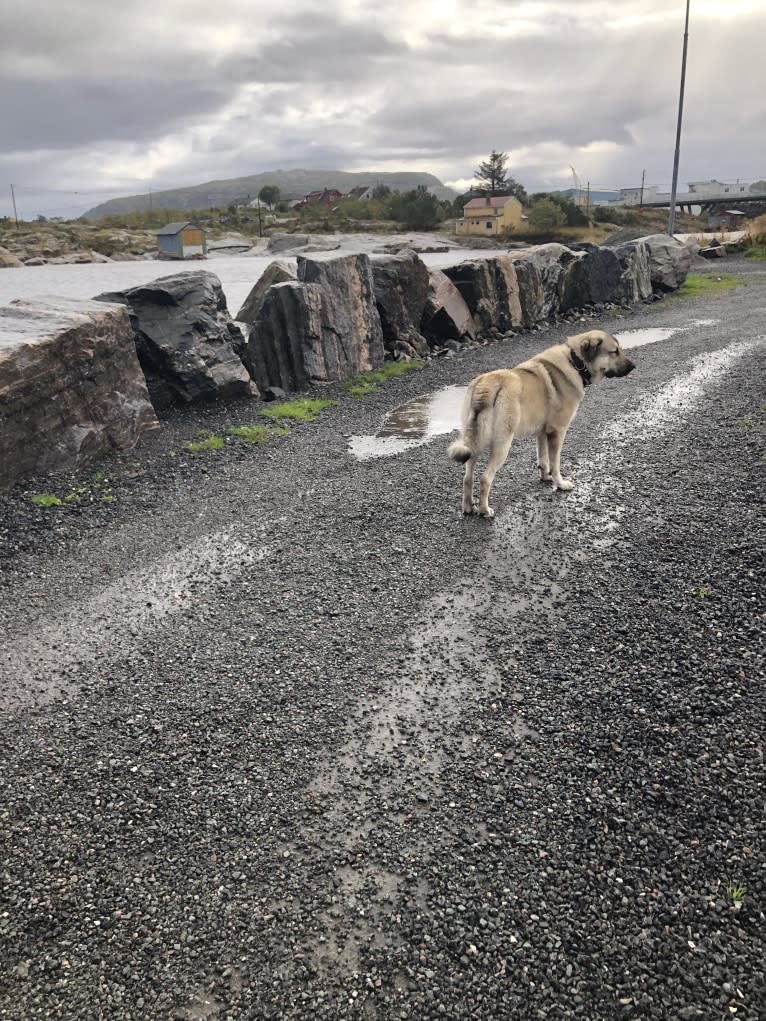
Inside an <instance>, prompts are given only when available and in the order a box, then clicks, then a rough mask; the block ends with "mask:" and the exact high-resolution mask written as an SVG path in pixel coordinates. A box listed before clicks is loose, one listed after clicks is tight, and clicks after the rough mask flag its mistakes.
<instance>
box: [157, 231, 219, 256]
mask: <svg viewBox="0 0 766 1021" xmlns="http://www.w3.org/2000/svg"><path fill="white" fill-rule="evenodd" d="M157 248H158V249H159V256H160V258H161V259H204V258H205V256H206V255H207V244H206V242H205V232H204V230H202V229H201V228H200V227H196V226H195V225H194V224H193V223H188V222H187V223H168V224H166V225H165V226H164V227H163V228H162V229H161V230H158V231H157Z"/></svg>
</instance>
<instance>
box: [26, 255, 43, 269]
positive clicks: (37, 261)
mask: <svg viewBox="0 0 766 1021" xmlns="http://www.w3.org/2000/svg"><path fill="white" fill-rule="evenodd" d="M46 261H47V260H46V259H43V258H42V256H40V255H35V256H33V258H31V259H25V260H24V265H25V266H44V265H45V264H46Z"/></svg>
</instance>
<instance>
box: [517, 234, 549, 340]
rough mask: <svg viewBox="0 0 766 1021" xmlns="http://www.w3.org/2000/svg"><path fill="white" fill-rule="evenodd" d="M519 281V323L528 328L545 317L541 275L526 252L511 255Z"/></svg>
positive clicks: (543, 289)
mask: <svg viewBox="0 0 766 1021" xmlns="http://www.w3.org/2000/svg"><path fill="white" fill-rule="evenodd" d="M511 259H513V265H514V267H515V269H516V279H517V280H518V283H519V303H520V305H521V323H522V326H524V328H525V329H527V330H528V329H530V328H531V327H533V326H534V325H535V323H539V322H540V320H541V319H544V318H545V315H544V310H545V288H544V287H543V277H542V273H541V272H540V269H539V267H538V266H536V265H535V263H534V262H531V261H530V260H529V259H527V258H526V253H518V254H517V255H511Z"/></svg>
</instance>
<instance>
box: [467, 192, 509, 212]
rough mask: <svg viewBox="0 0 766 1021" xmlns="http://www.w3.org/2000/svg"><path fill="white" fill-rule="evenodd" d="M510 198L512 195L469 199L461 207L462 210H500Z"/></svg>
mask: <svg viewBox="0 0 766 1021" xmlns="http://www.w3.org/2000/svg"><path fill="white" fill-rule="evenodd" d="M512 198H513V195H493V196H492V197H491V198H486V199H471V201H470V202H467V203H466V204H465V205H464V206H463V209H486V208H487V206H491V207H492V208H493V209H502V208H503V206H505V205H507V204H508V203H509V202H510V201H511V199H512Z"/></svg>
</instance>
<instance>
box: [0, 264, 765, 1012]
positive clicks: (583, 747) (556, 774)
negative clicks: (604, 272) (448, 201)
mask: <svg viewBox="0 0 766 1021" xmlns="http://www.w3.org/2000/svg"><path fill="white" fill-rule="evenodd" d="M725 270H726V272H732V271H734V272H741V273H742V275H743V277H744V279H745V286H744V287H742V288H741V289H738V290H737V291H732V292H728V293H725V294H722V295H719V296H717V297H715V298H707V299H695V300H694V301H680V300H677V299H671V300H668V301H665V302H662V303H660V304H658V305H654V306H650V307H647V308H645V309H641V310H639V311H638V312H636V313H635V314H632V315H630V316H629V317H627V318H625V319H624V320H620V321H616V320H615V319H614V318H609V319H604V320H602V321H598V320H592V321H590V320H589V321H588V323H587V326H588V327H590V326H591V325H593V326H603V327H604V328H606V329H611V330H612V331H613V332H617V331H618V330H624V329H634V328H639V327H643V326H658V327H659V326H662V327H678V328H679V332H678V333H676V334H674V336H673V337H671V338H670V339H669V340H667V341H665V342H662V343H658V344H653V345H649V346H646V347H643V348H637V349H636V351H635V361H636V362H637V365H638V368H637V370H636V372H634V373H633V374H632V375H631V376H630V377H628V378H627V379H626V380H622V381H614V383H612V384H608V383H607V384H604V385H603V386H601V387H599V388H594V389H593V390H592V391H590V392H589V393H588V394H587V397H586V400H585V401H584V402H583V406H582V408H581V410H580V412H579V414H578V417H577V419H576V420H575V423H574V424H573V427H572V430H571V433H570V436H569V438H568V440H567V444H566V446H565V448H564V461H565V468H566V471H567V473H569V472H571V474H572V477H573V478H574V479H575V481H576V483H577V488H576V489H575V491H574V492H573V493H572V494H566V495H565V494H552V493H551V492H550V491H549V490H548V489H547V488H545V487H541V486H540V485H539V483H537V482H536V480H535V473H534V471H533V465H534V458H533V454H534V451H533V445H531V444H529V443H528V442H524V443H522V444H519V445H518V447H516V448H515V449H514V450H513V451H512V453H511V456H510V458H509V461H508V464H507V466H506V467H505V468H504V469H503V470H502V471H501V473H499V475H498V477H497V480H496V483H495V491H494V499H495V505H496V508H497V510H498V517H497V519H496V521H495V522H494V523H493V524H490V523H488V522H484V521H479V520H475V519H463V518H462V516H461V515H460V513H459V506H460V500H459V486H460V482H459V476H460V471H459V469H457V468H456V466H454V465H451V464H450V463H449V462H448V460H447V459H446V456H445V453H444V450H445V447H446V443H445V442H443V441H441V440H437V441H435V442H433V443H430V444H426V445H424V446H421V447H418V448H415V449H413V450H411V451H409V452H407V453H405V454H402V455H399V456H397V457H393V458H386V459H380V460H373V461H365V462H357V461H355V460H353V459H352V458H351V457H350V455H349V454H348V453H347V439H348V436H349V435H351V434H359V433H371V432H374V431H375V430H376V428H377V427H378V426H379V425H380V423H381V421H382V419H383V417H384V415H385V414H386V413H387V412H389V411H390V410H391V409H392V408H393V407H395V406H396V405H397V404H399V403H401V402H402V401H404V400H406V399H408V398H410V397H414V396H417V395H419V394H421V393H424V392H428V391H432V390H436V389H438V388H439V387H442V386H446V385H450V384H460V383H464V382H466V381H467V380H468V379H469V378H470V377H471V376H473V375H475V374H476V373H478V372H480V371H484V370H485V369H488V368H491V367H495V366H497V365H498V364H507V363H512V362H515V361H518V360H520V359H521V358H523V357H525V356H527V355H528V354H531V353H532V352H533V351H535V350H539V349H540V348H541V347H544V346H547V345H548V344H549V343H554V342H557V341H558V340H560V339H561V338H562V337H563V336H564V333H565V331H564V330H563V328H561V327H555V328H552V329H550V330H548V331H540V332H535V333H532V334H529V335H525V336H522V337H519V338H516V339H515V340H513V341H512V342H505V343H503V344H498V345H494V346H490V347H485V348H479V349H476V350H474V351H472V352H469V353H467V354H466V355H465V356H464V357H462V358H456V359H450V360H441V361H439V362H437V363H434V364H432V365H430V366H428V367H427V368H425V369H424V370H423V371H422V372H416V373H412V374H410V375H408V376H407V377H404V378H403V379H401V380H399V381H396V382H394V383H391V384H389V385H387V386H385V387H383V388H382V389H381V390H380V391H379V392H378V393H377V394H375V395H373V396H371V397H369V398H366V399H364V400H355V399H353V398H351V397H350V396H348V395H347V394H345V393H344V392H343V391H341V390H340V389H339V388H328V392H327V396H330V397H332V398H333V399H336V400H337V401H338V404H337V406H336V407H335V408H332V409H330V410H329V411H327V412H325V413H324V414H323V415H322V417H321V418H320V419H319V420H318V421H317V422H316V423H314V424H313V425H302V426H298V427H296V428H295V429H294V430H293V432H292V434H291V435H290V436H289V437H287V438H285V439H283V440H279V441H278V442H277V443H275V444H273V445H269V446H265V447H253V446H246V445H244V444H242V445H232V446H231V447H227V448H226V449H225V450H224V451H223V452H221V453H215V452H211V453H209V454H207V455H196V456H195V455H191V454H188V453H187V452H186V451H185V450H184V447H185V444H186V443H187V442H188V441H189V440H191V439H193V438H195V435H196V433H197V432H198V431H199V430H200V429H205V430H210V431H212V432H215V433H220V432H223V431H225V428H226V427H227V426H228V425H231V424H243V423H248V422H251V421H252V420H253V418H254V416H255V412H254V410H253V407H252V406H251V405H249V404H242V405H237V406H234V407H229V408H226V409H223V408H206V409H202V410H200V411H196V412H193V413H188V412H187V413H184V414H178V415H175V416H173V417H172V418H171V419H170V420H169V421H168V422H166V423H165V426H164V428H163V431H162V433H161V434H160V435H157V436H154V437H152V438H151V439H150V441H149V443H148V444H147V446H146V447H144V448H141V449H140V450H139V451H137V452H134V454H131V455H120V456H116V457H114V458H113V459H110V461H108V462H106V464H105V465H104V466H102V468H101V469H100V470H103V472H104V476H103V477H101V478H98V479H96V478H94V473H90V474H89V475H88V477H87V478H81V479H77V480H74V479H49V480H46V481H45V482H43V481H39V480H38V481H36V482H35V483H33V484H30V485H29V486H27V487H25V490H21V489H17V490H15V491H14V492H12V493H11V494H9V495H8V496H6V497H3V498H0V554H2V558H1V559H2V570H1V571H0V627H2V632H3V635H4V647H3V650H2V653H1V654H0V671H1V672H2V675H3V676H2V685H1V686H0V688H1V693H0V699H1V700H2V706H3V708H2V715H3V721H2V722H3V726H2V728H0V748H1V749H2V771H1V773H0V817H2V823H3V825H2V830H1V831H0V834H1V835H0V841H2V869H0V877H1V878H0V946H1V947H2V950H1V951H0V1018H8V1019H14V1021H16V1019H25V1021H26V1019H31V1018H46V1019H48V1018H54V1017H60V1018H67V1019H68V1018H88V1019H90V1018H95V1017H103V1018H109V1019H110V1021H111V1019H134V1018H135V1019H139V1018H142V1019H143V1018H145V1019H159V1018H188V1019H199V1018H222V1019H223V1018H227V1019H228V1018H230V1019H240V1018H241V1019H248V1018H252V1019H256V1018H258V1019H260V1018H311V1019H321V1018H327V1019H338V1018H345V1017H349V1018H354V1017H359V1018H379V1019H386V1021H387V1019H389V1018H391V1019H393V1018H413V1019H414V1018H417V1019H428V1018H454V1019H457V1018H472V1019H473V1018H477V1019H486V1018H489V1017H498V1018H505V1017H507V1018H518V1019H527V1018H530V1019H532V1018H545V1019H550V1018H577V1017H581V1018H584V1019H587V1021H599V1019H611V1018H621V1017H625V1018H658V1019H659V1018H680V1019H688V1018H705V1019H708V1018H710V1019H713V1018H723V1017H732V1016H735V1017H738V1018H746V1019H748V1021H751V1019H752V1021H756V1019H759V1018H763V1017H764V1016H766V977H765V976H764V961H766V927H765V926H764V905H765V903H766V848H765V847H764V822H763V820H764V817H765V809H766V805H765V804H764V800H765V799H764V763H763V734H764V724H765V723H766V720H765V719H764V717H765V709H766V693H765V689H764V673H765V671H764V610H763V607H764V550H765V549H766V541H765V540H766V526H765V524H764V515H763V474H764V470H765V469H766V462H764V456H766V388H765V387H764V380H765V379H766V340H765V339H764V332H763V325H762V324H763V321H764V317H763V314H764V311H765V310H766V276H764V274H763V273H762V272H760V271H759V270H758V269H753V268H751V267H750V266H748V265H747V264H744V263H743V264H742V268H741V269H740V265H739V264H737V265H736V267H735V266H729V265H728V264H727V266H726V268H725ZM710 272H714V270H711V271H710ZM681 328H683V329H681ZM569 332H573V331H572V330H570V331H569ZM171 454H173V455H175V456H170V455H171ZM56 486H58V487H59V488H60V490H61V492H64V491H65V490H67V489H69V490H70V491H71V490H72V489H73V488H78V487H84V489H85V492H84V493H82V494H81V499H80V502H79V503H72V504H70V505H67V506H65V507H63V508H53V509H41V508H35V507H32V505H31V504H30V503H29V500H28V495H25V492H26V493H27V494H28V493H29V492H32V491H38V492H40V491H51V489H52V487H56ZM103 496H112V497H113V499H112V500H111V501H109V500H107V501H104V500H103V499H102V497H103ZM738 888H744V890H743V891H741V890H738ZM740 893H741V894H742V895H741V896H740Z"/></svg>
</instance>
